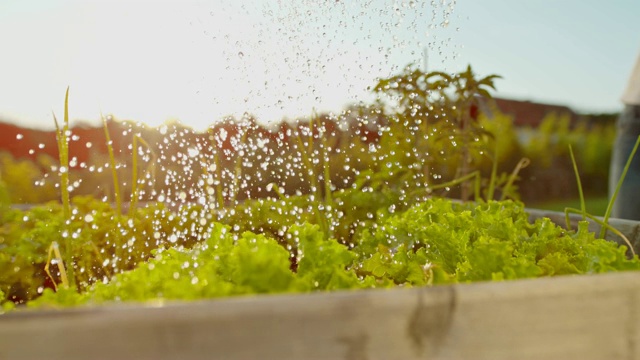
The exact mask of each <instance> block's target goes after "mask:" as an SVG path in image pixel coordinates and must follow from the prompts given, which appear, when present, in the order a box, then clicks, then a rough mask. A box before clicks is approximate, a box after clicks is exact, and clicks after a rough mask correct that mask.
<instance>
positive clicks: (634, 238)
mask: <svg viewBox="0 0 640 360" xmlns="http://www.w3.org/2000/svg"><path fill="white" fill-rule="evenodd" d="M525 210H526V212H527V213H528V214H529V220H530V221H535V219H538V218H542V217H547V218H549V219H550V220H551V221H553V222H554V223H555V224H557V225H559V226H562V227H566V220H565V214H564V212H558V211H547V210H539V209H528V208H527V209H525ZM597 218H598V219H599V220H602V219H603V218H602V217H597ZM569 220H570V222H571V227H572V228H573V229H577V227H578V222H580V221H582V216H581V215H578V214H569ZM587 220H588V221H589V231H591V232H594V233H596V235H597V234H599V233H600V229H601V226H600V224H598V223H596V222H595V221H592V220H589V219H587ZM609 225H611V226H613V227H614V228H616V229H617V230H618V231H620V232H621V233H622V234H623V235H624V236H626V237H627V239H629V242H631V245H632V246H633V249H634V251H635V252H636V254H640V221H634V220H625V219H615V218H614V219H609ZM605 239H606V240H610V241H613V242H616V243H618V244H621V245H625V246H627V244H626V243H625V242H624V240H623V239H622V238H620V237H619V236H618V235H616V234H614V233H613V232H611V231H607V234H606V236H605Z"/></svg>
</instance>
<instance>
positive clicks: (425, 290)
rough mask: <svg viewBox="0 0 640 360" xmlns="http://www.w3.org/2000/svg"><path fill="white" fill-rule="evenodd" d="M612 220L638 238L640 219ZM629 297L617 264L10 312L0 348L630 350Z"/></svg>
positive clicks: (639, 283)
mask: <svg viewBox="0 0 640 360" xmlns="http://www.w3.org/2000/svg"><path fill="white" fill-rule="evenodd" d="M531 213H532V217H535V216H539V215H537V214H539V213H538V212H537V211H535V210H532V211H531ZM544 216H550V217H551V218H553V217H557V216H560V214H558V213H549V212H544ZM562 219H564V215H562ZM611 223H612V224H614V225H620V224H626V225H627V226H626V227H623V228H621V230H622V231H623V232H624V233H625V235H626V236H627V237H628V238H629V239H630V240H631V241H632V242H633V243H634V245H636V244H637V243H638V242H637V239H638V234H637V229H638V227H639V226H640V223H638V222H628V221H618V220H613V221H611ZM638 299H640V273H639V272H621V273H610V274H601V275H584V276H561V277H556V278H540V279H530V280H517V281H506V282H493V283H487V282H481V283H472V284H457V285H446V286H434V287H422V288H406V289H402V288H396V289H391V290H359V291H339V292H333V293H315V294H302V295H267V296H246V297H234V298H228V299H222V300H208V301H196V302H189V303H184V302H167V303H151V304H146V305H124V304H117V305H112V306H111V305H110V306H100V307H88V308H76V309H67V310H56V311H51V310H45V311H37V312H14V313H9V314H6V315H4V316H3V317H2V318H1V319H0V358H2V359H33V358H45V357H46V358H48V359H84V358H88V357H90V358H93V359H114V358H136V359H174V358H181V359H200V358H207V359H213V358H218V359H250V358H262V359H425V358H427V359H469V358H473V359H514V358H516V359H574V358H575V359H578V358H579V359H617V358H637V357H638V356H640V348H639V347H638V341H640V332H639V331H638V330H639V329H638V324H639V320H640V319H639V318H638V312H637V311H636V307H637V302H638Z"/></svg>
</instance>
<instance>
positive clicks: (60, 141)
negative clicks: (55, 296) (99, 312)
mask: <svg viewBox="0 0 640 360" xmlns="http://www.w3.org/2000/svg"><path fill="white" fill-rule="evenodd" d="M53 121H54V122H55V125H56V141H57V145H58V157H59V161H60V166H59V168H58V170H59V173H60V196H61V200H62V214H63V218H64V226H63V228H64V229H63V233H64V234H65V236H64V255H62V254H61V253H60V250H59V246H58V243H57V242H56V241H53V242H52V243H51V246H50V247H49V256H48V259H47V264H46V265H45V272H46V273H47V275H48V276H49V277H50V278H51V279H53V277H52V276H51V273H50V271H49V264H50V263H51V259H52V253H53V254H54V255H55V257H56V263H57V264H56V265H57V266H58V269H59V272H60V278H61V280H62V284H63V286H64V287H65V288H68V287H72V288H75V274H74V271H73V249H72V247H73V244H72V240H71V235H70V234H69V229H68V227H69V222H70V221H71V201H70V196H69V135H70V132H71V131H70V130H69V87H67V91H66V93H65V96H64V123H63V126H62V128H61V127H60V124H58V119H57V118H56V115H55V114H53ZM67 269H68V271H67ZM54 284H55V282H54Z"/></svg>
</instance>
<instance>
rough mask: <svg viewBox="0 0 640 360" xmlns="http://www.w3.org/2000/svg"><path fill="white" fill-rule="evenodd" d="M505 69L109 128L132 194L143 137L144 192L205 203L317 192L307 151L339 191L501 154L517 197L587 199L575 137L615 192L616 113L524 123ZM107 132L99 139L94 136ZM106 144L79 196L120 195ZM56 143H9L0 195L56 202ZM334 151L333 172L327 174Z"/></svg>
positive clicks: (409, 179) (93, 153) (85, 169)
mask: <svg viewBox="0 0 640 360" xmlns="http://www.w3.org/2000/svg"><path fill="white" fill-rule="evenodd" d="M496 78H497V76H496V75H489V76H486V77H482V78H481V77H477V76H476V74H474V73H473V71H472V69H471V67H468V68H467V69H465V70H464V71H462V72H460V73H457V74H445V73H442V72H432V73H424V72H422V71H421V70H419V69H417V68H416V67H414V66H408V67H407V68H405V69H404V70H403V71H402V72H400V73H399V74H397V75H395V76H393V77H390V78H387V79H381V80H380V81H379V82H378V84H376V86H375V87H374V88H373V89H374V92H375V93H377V94H378V95H379V97H378V101H377V102H376V103H373V104H354V105H351V106H349V107H347V108H346V109H345V110H344V111H343V112H342V113H340V114H331V113H325V114H315V115H314V116H313V117H312V118H313V121H310V119H311V118H308V119H297V120H295V121H282V122H280V123H279V124H275V125H274V124H272V125H270V126H262V125H259V124H257V123H256V121H255V119H253V118H252V117H251V116H249V115H247V117H246V118H243V119H225V120H224V121H221V122H217V123H215V124H214V125H212V127H211V128H210V131H209V132H207V133H196V132H194V131H193V130H192V129H190V128H188V127H185V126H182V125H181V124H180V123H178V122H173V123H168V124H165V125H164V126H162V127H160V128H149V127H146V126H144V125H142V124H139V123H136V122H132V121H115V120H111V121H109V122H108V123H109V125H108V126H109V130H110V133H111V136H112V138H113V143H114V149H115V151H116V157H117V161H118V164H119V166H118V172H119V174H120V179H121V181H122V184H121V189H122V192H123V196H124V197H125V198H126V197H127V196H129V195H130V194H131V191H132V184H131V183H130V181H129V180H130V179H131V175H132V172H133V169H132V167H133V154H132V151H133V150H132V139H133V135H134V134H135V135H138V136H140V137H141V138H142V139H144V140H145V141H146V143H147V144H149V147H148V148H139V149H136V150H137V152H138V154H137V155H136V156H138V157H139V159H140V161H139V162H138V164H137V167H138V169H136V170H137V171H139V172H141V173H143V175H144V176H143V177H142V178H141V179H140V181H141V183H142V184H143V185H144V189H143V191H141V192H140V200H141V201H155V200H158V199H165V200H170V201H178V202H180V201H183V202H184V201H186V202H188V201H198V200H199V199H200V198H202V191H201V190H202V189H203V186H202V185H204V184H207V185H208V186H209V189H210V190H209V192H210V193H216V196H218V194H217V192H222V193H223V194H222V197H223V198H222V200H220V199H219V198H218V200H217V201H218V202H220V201H222V202H225V203H229V202H230V201H231V202H232V201H236V200H239V201H241V200H244V199H247V198H264V197H267V196H276V195H277V194H276V193H275V192H274V191H273V189H272V187H270V186H269V185H270V184H276V185H277V186H278V188H279V189H280V191H282V192H283V193H285V194H305V193H310V192H313V191H315V190H316V189H312V187H313V184H312V182H310V181H309V179H307V178H305V175H304V172H305V171H308V170H307V169H306V168H305V166H306V165H305V164H304V163H303V161H301V157H300V154H301V153H302V152H308V153H309V154H310V155H311V163H312V166H313V167H314V171H313V174H315V176H316V177H317V179H318V183H323V182H324V181H325V179H324V178H325V177H327V176H328V177H329V178H330V179H329V180H330V182H329V184H330V187H329V188H331V189H333V190H335V189H342V188H349V187H351V186H352V185H353V183H354V181H355V179H356V178H357V176H358V174H360V173H361V172H362V171H365V170H372V171H373V172H374V173H378V174H379V178H380V179H381V181H382V182H383V183H386V184H393V186H396V187H399V188H402V189H405V190H407V191H409V190H410V189H414V190H415V189H428V188H429V187H434V185H438V184H443V183H447V182H448V181H451V180H452V179H456V178H460V177H463V176H465V175H466V174H468V173H469V172H471V171H475V170H477V171H479V172H480V174H481V176H482V178H483V179H484V180H483V186H486V185H487V179H488V178H489V177H490V175H491V170H492V164H493V162H494V161H497V164H498V168H497V171H498V172H497V173H498V174H510V173H511V172H512V171H513V170H514V168H515V167H516V165H517V164H518V162H519V161H520V160H521V159H522V158H527V159H529V160H530V164H529V166H528V167H525V168H523V169H522V170H521V171H520V172H519V173H518V174H517V177H518V181H517V183H516V184H515V185H516V186H517V190H518V191H517V192H511V193H510V196H511V197H519V199H520V200H522V201H524V202H525V203H526V204H531V205H537V204H540V203H544V202H547V201H552V200H555V199H571V198H575V197H577V190H576V181H575V178H574V175H573V170H572V168H571V162H570V158H569V152H568V145H569V144H570V145H572V146H573V148H574V150H575V153H576V157H577V162H578V168H579V170H580V174H581V177H582V184H583V187H584V189H585V192H586V193H587V195H588V196H594V197H602V196H606V192H607V182H608V172H609V164H610V157H611V151H612V146H613V141H614V138H615V126H614V124H615V121H614V120H615V114H611V115H609V116H603V115H601V116H596V115H594V116H590V115H584V116H582V117H581V118H580V119H579V120H578V121H572V119H571V118H570V117H569V116H568V115H566V114H559V113H549V114H546V115H545V116H544V118H543V119H541V120H540V122H539V126H537V127H530V126H529V127H523V126H518V125H517V124H516V121H515V120H516V119H514V118H513V117H512V116H511V115H508V114H504V113H502V112H501V110H500V109H499V108H498V107H497V106H495V103H494V102H493V101H492V99H491V95H490V91H491V90H492V89H493V86H494V85H493V80H494V79H496ZM95 130H96V131H97V132H101V131H102V129H95ZM24 131H26V132H28V131H29V130H26V129H25V130H24ZM76 131H77V130H75V129H74V132H76ZM82 131H83V133H87V132H89V131H91V130H90V129H86V128H85V129H82ZM103 137H104V136H103ZM99 138H100V137H99V136H93V137H92V140H93V142H94V144H95V143H97V142H99V140H97V139H99ZM299 139H302V140H303V141H302V143H300V142H299V141H298V140H299ZM80 140H82V136H81V139H80ZM102 141H103V142H104V139H103V140H102ZM105 149H106V147H105V146H104V145H103V146H93V148H91V149H84V152H86V153H88V157H87V156H85V157H86V160H85V161H83V162H81V163H79V164H77V165H76V166H74V167H72V168H71V171H70V176H71V182H72V184H73V189H72V196H78V195H91V196H94V197H97V198H102V199H104V200H105V201H112V200H113V182H112V179H111V175H110V170H109V169H108V155H107V154H106V151H105ZM46 150H48V152H47V151H38V150H36V155H34V156H31V157H29V158H26V157H16V156H14V155H13V154H12V153H11V152H10V151H9V149H6V148H5V149H3V148H2V147H0V176H1V180H2V183H1V185H0V194H4V195H3V196H4V197H7V196H8V198H9V201H10V203H12V204H38V203H45V202H48V201H58V199H59V198H60V196H59V189H58V185H57V184H58V183H59V177H58V171H57V170H58V169H57V161H56V160H54V159H55V158H56V157H57V152H56V149H49V148H47V149H46ZM72 155H73V148H72ZM322 157H326V159H323V158H322ZM325 160H326V162H327V164H328V165H329V171H328V172H325V171H323V165H322V164H323V161H325ZM503 177H504V176H503ZM196 189H200V190H196ZM320 190H322V191H323V192H324V191H326V189H320ZM464 192H465V189H464V184H463V186H461V187H460V186H458V187H455V186H454V187H449V188H448V189H445V190H439V191H438V192H437V194H438V195H443V196H451V197H463V198H468V197H469V194H468V193H467V194H464ZM498 194H499V193H497V195H496V196H498ZM517 194H519V195H517ZM205 195H206V194H205ZM208 195H210V194H208Z"/></svg>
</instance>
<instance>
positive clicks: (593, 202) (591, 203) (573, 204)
mask: <svg viewBox="0 0 640 360" xmlns="http://www.w3.org/2000/svg"><path fill="white" fill-rule="evenodd" d="M584 201H585V208H586V211H587V213H589V214H591V215H593V216H604V214H605V212H606V211H607V206H608V205H609V198H608V197H607V196H606V195H605V196H596V197H585V199H584ZM526 205H527V207H530V208H536V209H542V210H551V211H559V212H563V211H564V209H565V208H574V209H580V208H581V206H582V205H581V204H580V198H575V199H561V200H551V201H545V202H541V203H528V204H526Z"/></svg>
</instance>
